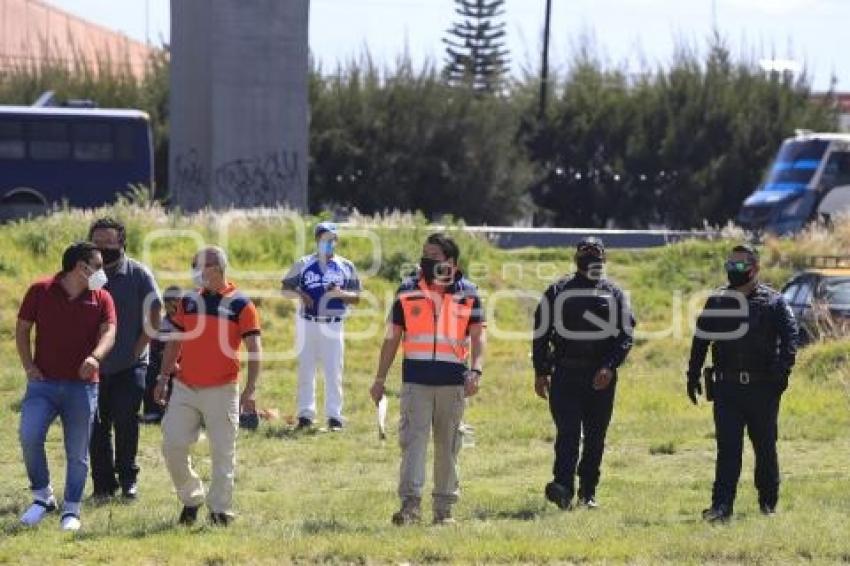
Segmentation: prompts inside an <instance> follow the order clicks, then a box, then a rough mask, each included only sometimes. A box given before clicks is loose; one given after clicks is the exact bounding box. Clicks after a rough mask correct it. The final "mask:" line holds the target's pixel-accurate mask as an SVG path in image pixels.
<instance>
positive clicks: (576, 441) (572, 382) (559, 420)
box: [549, 368, 617, 496]
mask: <svg viewBox="0 0 850 566" xmlns="http://www.w3.org/2000/svg"><path fill="white" fill-rule="evenodd" d="M595 374H596V369H595V368H594V369H562V368H556V369H555V372H554V375H553V376H552V385H551V388H550V391H549V409H550V410H551V412H552V418H553V420H554V421H555V428H556V430H557V434H556V437H555V465H554V467H553V474H554V476H555V483H558V484H560V485H562V486H564V487H565V488H567V489H568V490H569V491H570V492H571V493H573V492H574V490H575V485H574V483H575V480H574V478H575V475H576V468H578V476H579V495H585V496H591V495H594V494H595V492H596V485H597V484H598V483H599V467H600V465H601V464H602V453H603V452H604V450H605V434H606V433H607V431H608V424H609V423H610V422H611V414H612V412H613V410H614V392H615V389H616V384H617V378H616V374H615V376H614V379H612V380H611V384H610V385H609V386H608V387H607V388H605V389H602V390H599V391H597V390H595V389H593V386H592V382H593V376H594V375H595ZM582 434H583V435H584V444H583V445H582V446H581V460H579V445H580V444H581V437H582Z"/></svg>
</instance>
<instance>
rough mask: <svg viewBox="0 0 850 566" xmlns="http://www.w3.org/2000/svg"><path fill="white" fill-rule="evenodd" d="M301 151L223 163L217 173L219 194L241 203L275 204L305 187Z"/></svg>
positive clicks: (217, 192)
mask: <svg viewBox="0 0 850 566" xmlns="http://www.w3.org/2000/svg"><path fill="white" fill-rule="evenodd" d="M302 174H303V173H302V170H301V160H300V159H299V154H298V152H297V151H273V152H269V153H267V154H265V155H262V156H257V157H251V158H240V159H234V160H233V161H228V162H227V163H223V164H222V165H219V166H218V167H217V168H216V169H215V172H214V174H213V179H214V181H215V192H216V194H217V197H218V198H219V199H221V200H222V201H226V202H227V203H228V204H231V205H233V206H237V207H250V206H261V205H272V204H278V203H281V202H285V201H287V200H289V198H288V197H290V196H292V195H297V194H298V193H299V192H300V190H301V181H302Z"/></svg>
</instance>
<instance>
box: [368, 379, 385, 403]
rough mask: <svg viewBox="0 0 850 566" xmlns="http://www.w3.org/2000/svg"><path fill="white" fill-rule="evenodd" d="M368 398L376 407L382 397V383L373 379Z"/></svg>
mask: <svg viewBox="0 0 850 566" xmlns="http://www.w3.org/2000/svg"><path fill="white" fill-rule="evenodd" d="M369 396H370V397H371V398H372V401H374V402H375V404H376V405H377V404H378V403H379V402H380V401H381V397H383V396H384V382H383V381H381V380H380V379H377V378H375V381H374V382H373V383H372V387H370V388H369Z"/></svg>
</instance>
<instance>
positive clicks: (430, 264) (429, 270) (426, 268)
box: [419, 257, 451, 283]
mask: <svg viewBox="0 0 850 566" xmlns="http://www.w3.org/2000/svg"><path fill="white" fill-rule="evenodd" d="M419 269H420V270H422V278H423V279H425V281H426V282H427V283H433V282H434V281H435V280H436V279H437V277H440V278H444V277H446V276H448V275H451V268H450V267H449V266H448V265H447V264H446V262H443V261H439V260H436V259H432V258H430V257H423V258H422V259H420V260H419Z"/></svg>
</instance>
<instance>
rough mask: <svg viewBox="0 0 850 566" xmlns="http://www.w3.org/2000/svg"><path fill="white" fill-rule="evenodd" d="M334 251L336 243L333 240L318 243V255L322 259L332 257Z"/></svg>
mask: <svg viewBox="0 0 850 566" xmlns="http://www.w3.org/2000/svg"><path fill="white" fill-rule="evenodd" d="M335 249H336V242H334V241H333V240H322V241H320V242H319V255H320V256H323V257H330V256H332V255H334V250H335Z"/></svg>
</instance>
